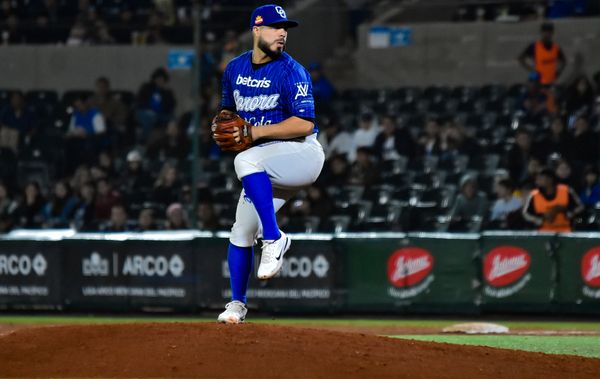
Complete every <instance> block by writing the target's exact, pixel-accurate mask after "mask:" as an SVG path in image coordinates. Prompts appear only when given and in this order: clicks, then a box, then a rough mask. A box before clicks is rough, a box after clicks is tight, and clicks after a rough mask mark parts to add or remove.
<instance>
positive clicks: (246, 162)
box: [233, 150, 265, 180]
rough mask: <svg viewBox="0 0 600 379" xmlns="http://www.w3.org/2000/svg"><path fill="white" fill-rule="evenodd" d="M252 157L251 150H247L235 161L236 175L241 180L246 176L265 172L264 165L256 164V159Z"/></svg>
mask: <svg viewBox="0 0 600 379" xmlns="http://www.w3.org/2000/svg"><path fill="white" fill-rule="evenodd" d="M250 155H251V150H246V151H244V152H242V153H239V154H238V155H237V156H236V157H235V159H234V161H233V166H234V167H235V173H236V175H237V177H238V179H240V180H241V179H242V178H243V177H244V176H247V175H250V174H254V173H257V172H262V171H265V170H264V168H263V167H262V165H260V164H259V163H257V162H256V159H255V157H251V156H250Z"/></svg>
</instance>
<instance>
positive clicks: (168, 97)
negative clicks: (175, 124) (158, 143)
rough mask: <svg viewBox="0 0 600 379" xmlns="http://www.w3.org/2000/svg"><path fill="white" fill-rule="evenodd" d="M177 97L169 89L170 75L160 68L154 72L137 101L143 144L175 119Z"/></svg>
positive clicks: (137, 114)
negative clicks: (158, 129) (157, 130)
mask: <svg viewBox="0 0 600 379" xmlns="http://www.w3.org/2000/svg"><path fill="white" fill-rule="evenodd" d="M174 113H175V96H174V95H173V91H172V90H171V89H170V88H169V74H168V73H167V70H165V69H164V68H162V67H160V68H157V69H156V70H154V72H153V73H152V76H151V78H150V81H149V82H147V83H144V84H143V85H142V86H141V87H140V90H139V91H138V95H137V99H136V119H137V121H138V123H139V124H140V126H141V138H140V140H141V142H146V141H147V140H148V138H150V137H151V133H153V132H154V131H155V130H156V129H157V128H161V127H164V126H165V125H166V124H167V123H168V122H169V121H171V120H172V119H173V115H174Z"/></svg>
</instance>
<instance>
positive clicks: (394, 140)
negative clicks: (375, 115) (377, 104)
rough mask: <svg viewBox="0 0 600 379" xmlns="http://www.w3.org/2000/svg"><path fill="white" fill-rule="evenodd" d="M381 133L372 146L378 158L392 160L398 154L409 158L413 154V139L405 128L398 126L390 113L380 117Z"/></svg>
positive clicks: (397, 156)
mask: <svg viewBox="0 0 600 379" xmlns="http://www.w3.org/2000/svg"><path fill="white" fill-rule="evenodd" d="M381 128H382V130H381V133H379V135H378V136H377V138H375V144H374V146H373V148H374V151H375V154H377V157H378V158H379V160H394V159H398V158H399V157H400V156H404V157H406V158H408V159H411V158H412V157H413V156H414V140H413V138H412V135H411V134H410V132H409V131H408V130H407V129H406V128H399V127H398V126H397V124H396V118H395V117H394V116H392V115H386V116H383V117H382V119H381Z"/></svg>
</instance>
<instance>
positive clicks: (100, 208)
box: [94, 179, 121, 220]
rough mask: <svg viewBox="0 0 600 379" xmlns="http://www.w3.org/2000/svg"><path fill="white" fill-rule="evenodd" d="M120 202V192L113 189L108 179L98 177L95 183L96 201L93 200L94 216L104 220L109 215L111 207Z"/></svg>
mask: <svg viewBox="0 0 600 379" xmlns="http://www.w3.org/2000/svg"><path fill="white" fill-rule="evenodd" d="M120 203H121V194H120V193H119V192H118V191H116V190H115V189H113V187H112V183H111V181H110V180H108V179H100V180H98V182H97V183H96V201H95V202H94V218H95V219H96V220H106V219H108V218H109V217H110V212H111V209H112V207H114V206H115V205H116V204H120Z"/></svg>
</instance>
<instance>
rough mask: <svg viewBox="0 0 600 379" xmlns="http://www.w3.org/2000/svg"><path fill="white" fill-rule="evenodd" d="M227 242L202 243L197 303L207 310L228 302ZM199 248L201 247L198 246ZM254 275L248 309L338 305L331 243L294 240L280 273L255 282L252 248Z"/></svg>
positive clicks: (308, 308) (316, 308)
mask: <svg viewBox="0 0 600 379" xmlns="http://www.w3.org/2000/svg"><path fill="white" fill-rule="evenodd" d="M227 246H228V241H227V240H225V239H221V240H215V241H211V242H210V243H209V244H203V246H202V247H201V249H202V260H198V261H197V266H196V272H197V273H198V278H199V283H198V288H197V291H196V292H197V294H198V299H197V301H198V302H199V303H202V304H206V306H208V307H210V308H218V309H220V308H222V307H223V306H224V305H225V304H226V303H227V302H229V301H231V289H230V283H229V280H230V275H229V266H228V263H227ZM198 248H200V247H198ZM254 251H255V255H254V258H255V259H254V272H253V273H252V275H251V277H250V283H249V285H248V291H247V296H248V306H249V307H250V308H260V309H262V310H268V311H274V312H278V311H288V312H289V311H294V310H300V309H302V310H303V311H307V312H311V311H322V310H324V309H333V308H335V307H336V304H337V303H338V302H339V299H338V294H337V293H336V292H335V282H336V272H337V271H338V268H336V264H337V260H336V256H335V254H334V251H333V248H332V245H331V243H328V242H323V241H310V240H294V239H292V246H291V248H290V250H289V251H288V252H287V253H286V254H285V255H284V257H283V258H282V259H283V266H282V269H281V271H280V272H279V274H277V276H275V277H274V278H273V279H270V280H258V279H257V278H256V270H257V269H258V265H259V262H260V248H257V247H255V248H254Z"/></svg>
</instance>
